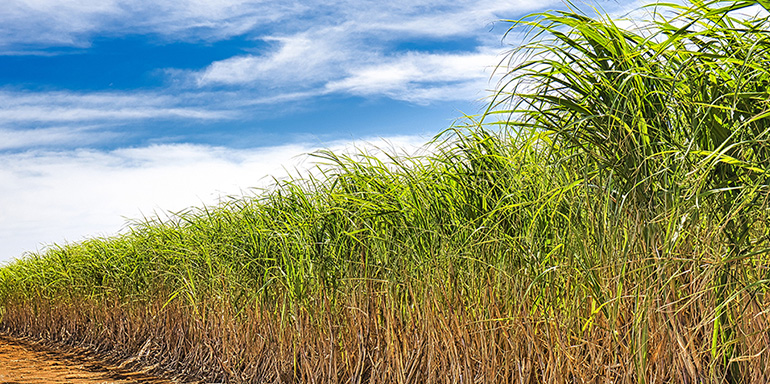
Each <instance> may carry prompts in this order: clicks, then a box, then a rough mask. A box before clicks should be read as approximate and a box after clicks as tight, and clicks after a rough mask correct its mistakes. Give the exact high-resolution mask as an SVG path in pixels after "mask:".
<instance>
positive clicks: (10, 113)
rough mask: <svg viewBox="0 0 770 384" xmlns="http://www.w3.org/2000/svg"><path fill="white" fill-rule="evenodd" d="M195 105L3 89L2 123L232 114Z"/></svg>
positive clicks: (151, 97) (148, 96)
mask: <svg viewBox="0 0 770 384" xmlns="http://www.w3.org/2000/svg"><path fill="white" fill-rule="evenodd" d="M196 97H200V95H196ZM196 104H197V103H194V102H191V100H189V99H185V97H184V96H178V97H172V96H171V95H163V94H161V93H117V92H115V93H111V92H92V93H86V92H65V91H55V92H31V91H0V126H1V125H3V124H8V123H20V122H21V123H23V122H46V123H50V122H88V121H104V120H109V121H124V120H139V119H141V120H146V119H158V118H174V119H196V120H212V119H227V118H231V117H232V112H229V111H225V110H215V109H211V108H208V107H207V106H203V105H201V106H196Z"/></svg>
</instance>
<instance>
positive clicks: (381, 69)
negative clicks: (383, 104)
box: [326, 49, 501, 102]
mask: <svg viewBox="0 0 770 384" xmlns="http://www.w3.org/2000/svg"><path fill="white" fill-rule="evenodd" d="M500 57H501V56H500V55H499V53H498V52H496V51H495V50H493V49H485V50H481V51H478V52H472V53H443V54H432V53H408V54H405V55H400V56H397V57H393V58H389V59H388V60H385V62H382V63H379V64H374V65H368V66H362V67H360V68H354V69H352V70H351V71H350V73H349V75H348V76H346V77H345V78H343V79H341V80H337V81H331V82H329V83H327V84H326V89H327V90H328V91H329V92H347V93H352V94H355V95H361V96H372V95H385V96H388V97H391V98H394V99H398V100H406V101H413V102H428V101H435V100H443V101H446V100H473V99H479V98H481V97H483V96H485V95H486V93H485V92H484V91H485V89H486V88H487V86H488V84H489V81H490V75H491V74H492V69H493V68H492V65H493V64H494V63H496V62H498V61H499V60H500Z"/></svg>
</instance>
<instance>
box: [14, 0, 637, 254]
mask: <svg viewBox="0 0 770 384" xmlns="http://www.w3.org/2000/svg"><path fill="white" fill-rule="evenodd" d="M621 3H623V7H624V8H627V7H628V5H627V4H625V3H624V2H621ZM599 5H600V6H602V7H604V8H605V9H606V8H609V10H612V9H614V8H620V5H618V2H614V1H602V2H600V3H599ZM554 7H563V4H562V3H561V2H560V1H558V0H518V1H515V0H512V1H499V0H496V1H485V0H482V1H464V0H458V1H431V0H405V1H402V0H396V1H388V2H380V1H358V0H356V1H352V0H340V1H325V0H312V1H301V2H297V1H294V2H293V1H274V0H179V1H173V2H171V1H170V2H157V1H154V0H153V1H151V0H5V2H4V5H3V9H2V10H0V165H2V166H0V262H3V261H7V260H10V259H12V258H14V257H18V256H20V255H21V254H22V253H23V252H24V251H35V250H38V249H42V248H43V246H44V245H45V244H51V243H63V242H65V241H79V240H82V239H83V238H85V237H91V236H104V235H111V234H114V233H116V232H117V231H119V230H120V229H121V228H122V227H123V225H124V223H125V220H126V219H127V218H129V219H130V218H140V217H142V216H143V215H153V214H154V213H155V212H160V211H163V210H169V211H174V210H180V209H184V208H185V207H188V206H191V205H202V204H213V203H215V202H216V201H217V199H218V198H219V197H220V196H222V195H237V194H240V193H243V192H247V191H248V189H249V188H251V187H257V186H263V185H265V184H266V183H268V182H269V178H266V176H268V175H279V176H280V175H281V174H285V172H286V171H285V170H286V169H289V170H292V169H297V170H302V169H305V168H307V167H309V166H310V162H309V161H308V160H307V159H306V158H305V157H303V156H301V155H302V154H304V153H308V152H312V151H314V150H317V149H320V148H332V149H336V150H343V149H344V148H351V147H352V146H361V145H363V144H362V143H372V144H373V145H379V146H385V147H388V146H390V147H393V148H400V149H403V150H406V151H409V150H414V149H415V148H417V147H419V145H421V144H422V143H424V142H425V141H427V140H428V139H430V138H431V137H432V136H433V135H435V134H437V133H438V132H440V131H441V130H443V129H445V128H448V127H449V126H450V125H451V124H452V122H453V121H454V120H455V119H457V118H459V117H461V116H462V114H463V113H467V114H474V113H478V112H479V111H480V110H481V108H483V106H484V98H485V97H486V96H488V95H489V90H490V89H492V88H494V86H495V79H494V78H491V75H492V73H493V72H492V69H493V68H494V66H495V65H496V64H497V63H498V62H499V61H500V60H501V59H502V58H503V57H504V56H502V55H503V53H504V52H506V51H507V50H508V49H510V46H509V45H507V44H506V42H502V41H501V39H502V36H503V34H504V33H505V31H506V30H507V28H508V27H509V25H508V24H506V23H504V22H500V21H499V20H501V19H512V18H518V17H521V16H522V15H524V14H526V13H530V12H534V11H539V10H545V9H550V8H554Z"/></svg>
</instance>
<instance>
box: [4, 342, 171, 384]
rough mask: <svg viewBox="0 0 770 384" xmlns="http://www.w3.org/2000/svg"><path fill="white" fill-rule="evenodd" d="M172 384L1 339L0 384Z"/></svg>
mask: <svg viewBox="0 0 770 384" xmlns="http://www.w3.org/2000/svg"><path fill="white" fill-rule="evenodd" d="M17 383H40V384H59V383H74V384H95V383H100V384H108V383H109V384H113V383H114V384H129V383H146V384H171V383H172V382H171V381H168V380H163V379H159V378H157V377H153V376H150V375H147V374H145V373H141V372H130V371H128V370H125V369H122V368H120V367H116V366H111V365H109V364H106V363H104V362H103V361H100V360H99V359H97V358H95V357H93V356H88V355H86V354H78V353H70V352H63V351H57V350H54V349H51V348H47V347H45V346H42V345H39V344H36V343H32V342H29V341H26V340H19V339H14V338H10V337H7V336H4V335H0V384H17Z"/></svg>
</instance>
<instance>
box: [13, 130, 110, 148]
mask: <svg viewBox="0 0 770 384" xmlns="http://www.w3.org/2000/svg"><path fill="white" fill-rule="evenodd" d="M104 128H105V127H104V126H100V125H93V126H54V127H47V128H38V129H22V130H14V129H6V128H1V127H0V151H3V150H11V149H24V148H30V147H43V146H51V147H53V146H73V145H78V146H83V145H90V144H97V143H101V142H104V141H107V140H110V139H113V138H115V137H116V136H117V134H116V133H114V132H110V131H103V129H104Z"/></svg>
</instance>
